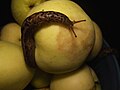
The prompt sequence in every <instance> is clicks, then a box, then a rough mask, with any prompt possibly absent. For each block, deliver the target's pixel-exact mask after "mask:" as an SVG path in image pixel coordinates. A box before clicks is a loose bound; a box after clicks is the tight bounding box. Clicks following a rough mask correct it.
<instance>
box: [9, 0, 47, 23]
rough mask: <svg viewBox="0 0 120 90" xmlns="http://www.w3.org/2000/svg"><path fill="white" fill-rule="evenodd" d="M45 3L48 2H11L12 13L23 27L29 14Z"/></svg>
mask: <svg viewBox="0 0 120 90" xmlns="http://www.w3.org/2000/svg"><path fill="white" fill-rule="evenodd" d="M44 1H46V0H11V12H12V15H13V17H14V19H15V20H16V21H17V23H18V24H19V25H22V22H23V21H24V19H25V18H26V15H27V14H28V12H29V11H30V10H31V9H32V8H33V7H35V6H37V5H39V4H40V3H42V2H44Z"/></svg>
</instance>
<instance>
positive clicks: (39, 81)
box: [30, 68, 52, 89]
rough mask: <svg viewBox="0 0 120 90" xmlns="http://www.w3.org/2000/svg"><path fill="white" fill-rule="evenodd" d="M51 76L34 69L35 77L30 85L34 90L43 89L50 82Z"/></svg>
mask: <svg viewBox="0 0 120 90" xmlns="http://www.w3.org/2000/svg"><path fill="white" fill-rule="evenodd" d="M51 78H52V75H51V74H49V73H46V72H44V71H42V70H40V69H39V68H37V69H36V71H35V75H34V77H33V79H32V80H31V82H30V84H31V85H32V86H33V87H34V88H36V89H38V88H39V89H41V88H44V87H48V86H49V85H50V82H51Z"/></svg>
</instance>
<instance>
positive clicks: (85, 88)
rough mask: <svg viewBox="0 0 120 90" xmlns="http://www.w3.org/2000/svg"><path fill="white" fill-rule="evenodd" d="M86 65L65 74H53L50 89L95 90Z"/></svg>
mask: <svg viewBox="0 0 120 90" xmlns="http://www.w3.org/2000/svg"><path fill="white" fill-rule="evenodd" d="M94 86H95V83H94V80H93V77H92V74H91V71H90V69H89V66H88V65H84V66H82V67H80V68H79V69H77V70H74V71H72V72H68V73H65V74H58V75H54V76H53V79H52V81H51V84H50V90H96V89H95V87H94Z"/></svg>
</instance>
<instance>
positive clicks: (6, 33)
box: [0, 22, 21, 46]
mask: <svg viewBox="0 0 120 90" xmlns="http://www.w3.org/2000/svg"><path fill="white" fill-rule="evenodd" d="M0 40H3V41H8V42H11V43H15V44H17V45H20V46H21V26H20V25H18V24H17V23H15V22H10V23H8V24H6V25H4V26H3V28H2V29H1V35H0Z"/></svg>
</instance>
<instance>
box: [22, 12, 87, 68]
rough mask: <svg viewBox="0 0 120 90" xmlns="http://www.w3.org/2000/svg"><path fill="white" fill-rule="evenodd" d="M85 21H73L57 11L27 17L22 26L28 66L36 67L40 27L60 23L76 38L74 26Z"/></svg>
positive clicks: (24, 50)
mask: <svg viewBox="0 0 120 90" xmlns="http://www.w3.org/2000/svg"><path fill="white" fill-rule="evenodd" d="M83 21H86V20H79V21H71V20H70V19H69V18H68V17H67V16H66V15H64V14H62V13H60V12H55V11H41V12H37V13H34V14H32V15H31V16H29V17H27V18H26V19H25V20H24V22H23V24H22V26H21V34H22V36H21V42H22V48H23V54H24V58H25V62H26V63H27V65H29V66H30V67H36V62H35V40H34V35H35V33H36V32H37V31H38V27H42V26H43V25H44V24H47V23H51V22H55V23H60V24H63V25H65V26H66V27H68V29H69V30H71V31H72V32H73V34H74V36H75V37H77V35H76V33H75V32H74V29H73V25H74V24H76V23H79V22H83Z"/></svg>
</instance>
